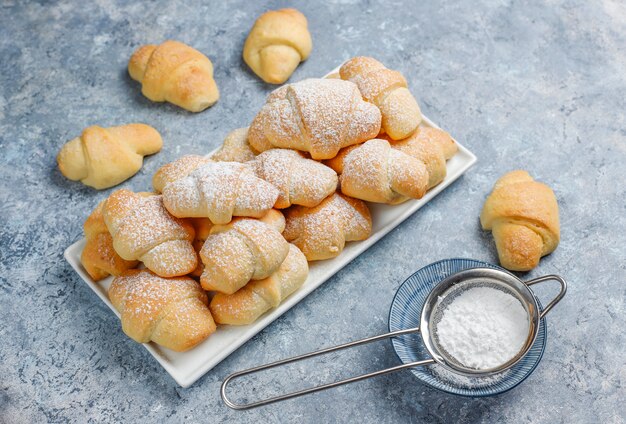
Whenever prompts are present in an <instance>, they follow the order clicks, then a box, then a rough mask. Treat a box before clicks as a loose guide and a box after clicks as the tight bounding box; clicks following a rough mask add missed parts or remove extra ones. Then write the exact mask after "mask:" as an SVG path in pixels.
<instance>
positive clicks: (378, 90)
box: [339, 57, 422, 140]
mask: <svg viewBox="0 0 626 424" xmlns="http://www.w3.org/2000/svg"><path fill="white" fill-rule="evenodd" d="M339 74H340V75H341V78H342V79H344V80H348V81H352V82H354V83H355V84H356V85H357V86H358V87H359V90H360V91H361V94H362V95H363V98H364V99H365V100H367V101H368V102H371V103H373V104H375V105H376V106H377V107H378V108H379V109H380V112H381V113H382V129H383V130H384V132H385V133H386V134H388V135H389V137H391V138H392V139H393V140H400V139H403V138H406V137H408V136H409V135H411V134H412V133H413V131H415V129H416V128H417V126H418V125H419V124H420V122H421V121H422V112H421V111H420V107H419V105H418V104H417V101H416V100H415V97H413V95H412V94H411V92H410V91H409V89H408V88H407V83H406V80H405V79H404V77H403V76H402V74H401V73H400V72H398V71H393V70H391V69H387V68H386V67H385V65H383V64H382V63H380V62H379V61H377V60H376V59H374V58H371V57H355V58H353V59H350V60H349V61H347V62H346V63H344V64H343V65H342V66H341V68H340V69H339Z"/></svg>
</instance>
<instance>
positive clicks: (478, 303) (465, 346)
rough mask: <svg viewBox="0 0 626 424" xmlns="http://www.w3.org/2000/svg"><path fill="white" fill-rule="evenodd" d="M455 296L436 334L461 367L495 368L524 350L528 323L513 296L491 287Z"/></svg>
mask: <svg viewBox="0 0 626 424" xmlns="http://www.w3.org/2000/svg"><path fill="white" fill-rule="evenodd" d="M453 295H454V294H453ZM455 296H456V297H455V298H453V299H452V300H451V301H450V303H449V304H448V305H447V306H446V307H445V309H444V311H443V314H442V317H441V320H440V321H439V322H438V323H437V325H436V327H435V333H436V336H437V337H438V340H439V344H440V345H441V347H442V348H443V349H444V350H445V351H446V352H447V353H448V354H449V355H451V356H452V357H453V358H454V359H456V360H457V361H458V362H460V363H461V364H462V365H464V366H465V367H468V368H474V369H478V370H484V369H491V368H496V367H499V366H500V365H503V364H505V363H506V362H508V361H509V360H511V359H513V358H514V357H515V355H517V354H518V353H519V352H520V350H521V349H522V348H523V347H524V344H525V342H526V340H527V338H528V332H529V328H530V324H529V321H528V314H527V312H526V310H525V309H524V307H523V306H522V303H521V302H520V301H519V300H518V299H517V298H516V297H514V296H513V295H511V294H508V293H505V292H504V291H502V290H498V289H496V288H493V287H472V288H469V289H464V290H463V291H462V292H461V293H460V294H458V295H455Z"/></svg>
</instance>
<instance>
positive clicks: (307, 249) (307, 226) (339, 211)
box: [283, 193, 372, 261]
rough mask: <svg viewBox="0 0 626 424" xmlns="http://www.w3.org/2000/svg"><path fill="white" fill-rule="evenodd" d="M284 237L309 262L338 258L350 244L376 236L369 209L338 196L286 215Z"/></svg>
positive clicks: (290, 210) (350, 199)
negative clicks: (348, 243) (373, 231)
mask: <svg viewBox="0 0 626 424" xmlns="http://www.w3.org/2000/svg"><path fill="white" fill-rule="evenodd" d="M285 218H286V220H287V225H286V226H285V231H284V232H283V235H284V236H285V239H287V241H289V242H291V243H293V244H295V245H296V246H298V248H299V249H300V250H301V251H302V253H304V255H305V256H306V258H307V259H308V260H309V261H317V260H322V259H330V258H334V257H336V256H338V255H339V254H340V253H341V251H342V250H343V248H344V246H345V244H346V242H347V241H354V240H365V239H366V238H368V237H369V236H370V234H371V232H372V218H371V215H370V211H369V209H368V208H367V205H366V204H365V203H364V202H362V201H360V200H357V199H352V198H350V197H347V196H344V195H341V194H338V193H335V194H333V195H332V196H329V197H327V198H326V199H324V201H323V202H322V203H320V204H319V205H318V206H316V207H314V208H307V207H304V206H294V207H292V208H290V209H288V210H287V212H286V213H285Z"/></svg>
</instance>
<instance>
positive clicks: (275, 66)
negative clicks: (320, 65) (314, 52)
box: [243, 9, 313, 84]
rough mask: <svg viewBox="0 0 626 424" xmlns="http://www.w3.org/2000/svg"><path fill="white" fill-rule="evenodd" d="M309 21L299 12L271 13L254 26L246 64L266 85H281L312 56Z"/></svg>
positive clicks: (285, 10) (271, 11)
mask: <svg viewBox="0 0 626 424" xmlns="http://www.w3.org/2000/svg"><path fill="white" fill-rule="evenodd" d="M312 47H313V44H312V42H311V34H309V29H308V26H307V20H306V17H305V16H304V15H303V14H302V13H300V12H299V11H297V10H296V9H280V10H270V11H269V12H265V13H264V14H262V15H261V16H260V17H259V18H258V19H257V20H256V22H255V23H254V26H253V27H252V30H251V31H250V34H249V35H248V38H247V39H246V43H245V44H244V46H243V60H244V61H245V62H246V63H247V64H248V66H249V67H250V68H251V69H252V71H253V72H254V73H255V74H257V75H258V76H259V77H260V78H261V79H262V80H263V81H265V82H268V83H270V84H282V83H284V82H285V81H287V80H288V79H289V77H290V76H291V74H292V73H293V71H295V70H296V68H297V67H298V64H299V63H300V62H302V61H303V60H306V58H307V57H309V54H311V49H312Z"/></svg>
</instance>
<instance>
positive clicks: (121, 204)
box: [103, 190, 198, 277]
mask: <svg viewBox="0 0 626 424" xmlns="http://www.w3.org/2000/svg"><path fill="white" fill-rule="evenodd" d="M103 215H104V222H105V223H106V225H107V228H108V229H109V231H110V232H111V236H112V237H113V247H114V248H115V251H116V252H117V253H118V254H119V255H120V256H121V257H122V258H124V259H126V260H129V261H130V260H140V261H141V262H143V263H144V265H145V266H146V268H148V269H149V270H151V271H152V272H154V273H155V274H157V275H159V276H161V277H175V276H179V275H186V274H189V273H190V272H191V271H193V270H194V269H195V268H196V265H197V264H198V258H197V256H196V252H195V250H194V249H193V245H192V242H193V239H194V229H193V227H192V225H191V224H190V223H189V222H187V221H184V220H182V219H178V218H176V217H173V216H172V215H170V214H169V213H168V212H167V209H165V207H164V206H163V200H162V196H157V195H152V196H148V197H145V196H143V195H141V194H137V193H133V192H132V191H129V190H117V191H115V192H113V194H111V196H109V198H108V199H107V200H106V203H105V204H104V211H103Z"/></svg>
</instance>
